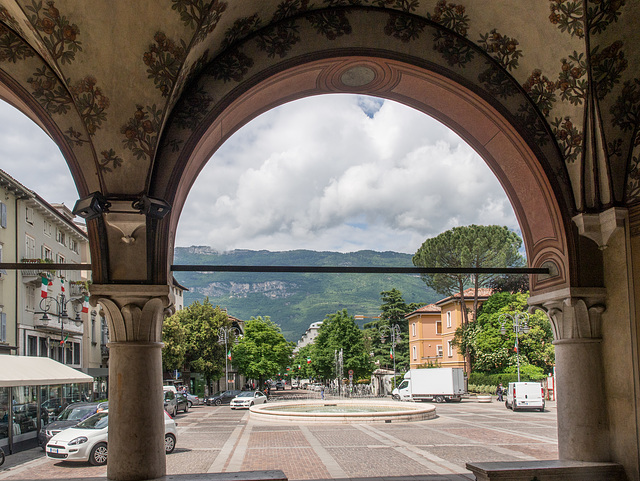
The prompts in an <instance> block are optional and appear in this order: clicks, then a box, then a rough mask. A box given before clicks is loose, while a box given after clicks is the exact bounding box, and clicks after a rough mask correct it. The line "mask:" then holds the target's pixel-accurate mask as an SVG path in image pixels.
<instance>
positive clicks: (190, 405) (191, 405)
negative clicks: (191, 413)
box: [187, 401, 193, 409]
mask: <svg viewBox="0 0 640 481" xmlns="http://www.w3.org/2000/svg"><path fill="white" fill-rule="evenodd" d="M187 406H189V409H191V408H192V407H193V403H192V402H191V401H189V402H188V403H187Z"/></svg>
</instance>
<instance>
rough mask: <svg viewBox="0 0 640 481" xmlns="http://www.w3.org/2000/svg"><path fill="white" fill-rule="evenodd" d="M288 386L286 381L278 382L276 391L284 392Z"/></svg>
mask: <svg viewBox="0 0 640 481" xmlns="http://www.w3.org/2000/svg"><path fill="white" fill-rule="evenodd" d="M285 386H286V384H285V383H284V381H276V391H279V390H280V389H282V390H283V391H284V389H285Z"/></svg>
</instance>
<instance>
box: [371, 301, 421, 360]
mask: <svg viewBox="0 0 640 481" xmlns="http://www.w3.org/2000/svg"><path fill="white" fill-rule="evenodd" d="M380 297H381V299H382V305H381V306H380V318H379V319H377V320H375V321H372V322H369V323H367V324H365V325H364V328H365V329H364V336H365V347H366V349H367V351H369V352H373V354H374V361H375V362H376V364H378V365H380V366H385V365H386V366H390V365H393V360H392V359H391V356H390V354H391V339H390V337H391V336H390V333H389V332H390V331H389V330H390V329H391V327H392V326H398V328H399V329H400V337H399V339H398V340H397V342H396V348H395V352H394V357H395V361H396V368H397V369H398V370H407V369H409V325H408V324H407V321H406V320H405V318H404V316H405V315H406V314H408V313H409V312H413V311H415V310H416V309H418V308H419V307H422V306H423V305H424V304H417V303H411V304H407V303H405V301H404V298H403V297H402V292H400V291H399V290H398V289H395V288H393V289H391V290H390V291H383V292H381V293H380ZM382 334H385V337H384V340H383V338H382Z"/></svg>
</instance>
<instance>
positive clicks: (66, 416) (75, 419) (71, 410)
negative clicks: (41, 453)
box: [38, 402, 104, 450]
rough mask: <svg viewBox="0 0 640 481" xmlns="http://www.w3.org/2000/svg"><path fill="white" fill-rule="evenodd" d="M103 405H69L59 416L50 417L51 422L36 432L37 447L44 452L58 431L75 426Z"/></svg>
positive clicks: (84, 403) (83, 403) (81, 403)
mask: <svg viewBox="0 0 640 481" xmlns="http://www.w3.org/2000/svg"><path fill="white" fill-rule="evenodd" d="M103 404H104V403H86V402H78V403H73V404H69V405H68V406H67V407H66V408H65V409H64V410H63V411H62V412H61V413H60V415H59V416H52V417H51V419H52V420H53V421H52V422H50V423H48V424H44V423H43V425H42V428H40V431H38V445H39V446H40V447H42V449H43V450H44V449H45V447H46V445H47V443H48V442H49V440H50V439H51V438H52V437H53V436H55V435H56V434H58V433H59V432H60V431H64V430H65V429H68V428H70V427H71V426H75V425H76V424H78V423H79V422H80V421H82V420H84V419H86V418H88V417H89V416H91V415H92V414H95V413H96V412H98V410H99V409H100V408H101V406H102V405H103Z"/></svg>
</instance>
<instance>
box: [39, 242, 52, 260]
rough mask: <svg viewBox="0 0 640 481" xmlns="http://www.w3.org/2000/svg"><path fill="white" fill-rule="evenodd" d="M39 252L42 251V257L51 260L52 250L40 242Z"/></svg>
mask: <svg viewBox="0 0 640 481" xmlns="http://www.w3.org/2000/svg"><path fill="white" fill-rule="evenodd" d="M41 252H42V258H43V259H50V260H53V251H52V250H51V248H50V247H48V246H46V245H44V244H42V249H41Z"/></svg>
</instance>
